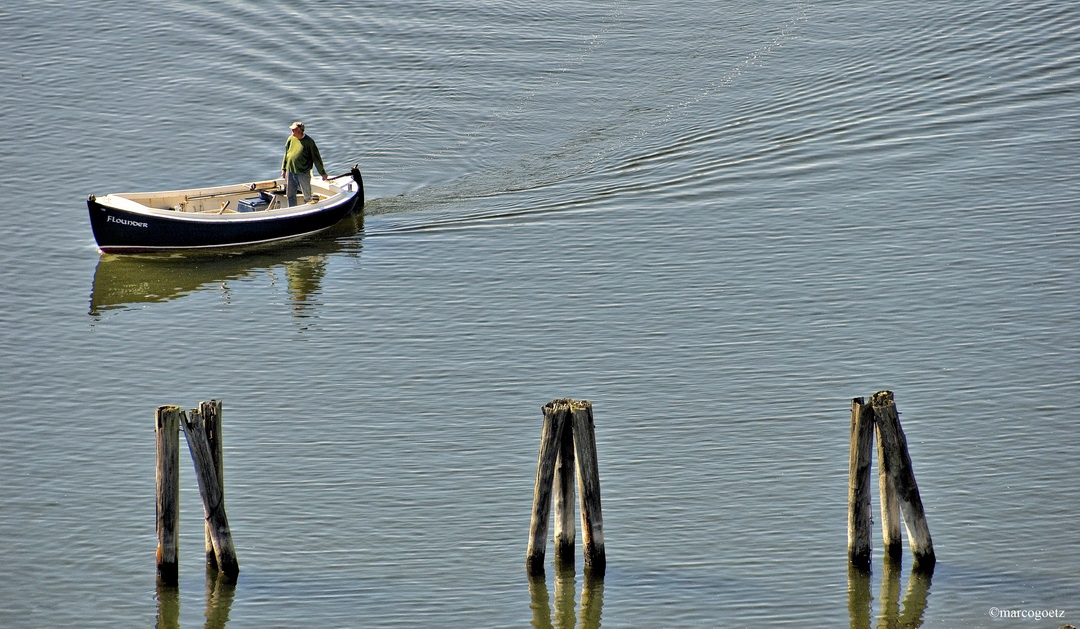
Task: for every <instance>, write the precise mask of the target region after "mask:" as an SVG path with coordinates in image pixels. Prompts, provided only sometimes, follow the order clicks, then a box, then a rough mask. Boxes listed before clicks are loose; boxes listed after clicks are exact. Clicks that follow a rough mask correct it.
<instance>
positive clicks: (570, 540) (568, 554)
mask: <svg viewBox="0 0 1080 629" xmlns="http://www.w3.org/2000/svg"><path fill="white" fill-rule="evenodd" d="M563 421H564V422H565V421H566V419H565V415H564V420H563ZM575 469H576V460H575V457H574V431H573V429H572V428H567V427H566V426H565V424H564V428H563V431H562V439H561V440H560V442H559V457H558V459H557V461H556V463H555V493H554V496H553V500H554V502H555V562H556V564H566V565H569V566H573V565H574V539H575V536H576V531H577V521H576V520H575V518H574V514H575V509H574V498H575V495H574V494H575V492H574V475H575V473H576V472H575Z"/></svg>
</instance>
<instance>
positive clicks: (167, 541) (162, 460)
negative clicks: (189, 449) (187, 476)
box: [154, 406, 184, 585]
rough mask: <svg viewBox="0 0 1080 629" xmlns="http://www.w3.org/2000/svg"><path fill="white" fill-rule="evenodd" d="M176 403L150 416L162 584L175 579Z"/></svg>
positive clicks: (177, 520)
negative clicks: (153, 444)
mask: <svg viewBox="0 0 1080 629" xmlns="http://www.w3.org/2000/svg"><path fill="white" fill-rule="evenodd" d="M183 414H184V412H183V411H181V410H180V407H179V406H159V407H158V408H157V412H156V413H155V416H154V437H155V454H156V459H157V463H156V470H155V474H154V477H155V481H156V485H157V534H158V548H157V575H158V579H159V580H160V581H161V583H162V584H164V585H176V584H177V583H178V580H179V559H178V550H179V535H180V418H181V416H182V415H183Z"/></svg>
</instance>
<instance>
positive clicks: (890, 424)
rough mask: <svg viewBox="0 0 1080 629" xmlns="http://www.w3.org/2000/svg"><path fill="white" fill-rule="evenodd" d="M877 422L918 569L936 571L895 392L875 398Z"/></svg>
mask: <svg viewBox="0 0 1080 629" xmlns="http://www.w3.org/2000/svg"><path fill="white" fill-rule="evenodd" d="M870 404H871V406H872V407H873V409H874V418H875V423H876V424H877V425H878V427H879V431H878V432H879V435H880V439H881V447H882V450H883V451H884V454H885V456H884V457H883V462H884V465H885V471H886V474H887V475H888V476H889V477H890V482H892V484H893V487H894V488H895V490H896V497H897V500H898V502H899V503H900V510H901V512H902V513H903V515H904V526H905V527H906V528H907V534H908V543H909V545H910V547H911V554H912V555H914V562H913V565H912V568H913V569H914V570H921V571H927V570H933V568H934V564H935V563H936V562H937V558H936V556H935V555H934V544H933V541H932V540H931V539H930V528H929V527H928V526H927V523H926V513H925V511H924V510H923V504H922V498H920V496H919V486H918V484H917V483H916V482H915V472H914V471H913V469H912V466H911V456H910V454H909V453H908V447H907V438H906V437H905V436H904V430H903V428H901V427H900V417H899V415H898V414H897V412H896V404H895V402H894V401H893V394H892V391H879V392H877V393H875V394H874V395H873V397H871V400H870Z"/></svg>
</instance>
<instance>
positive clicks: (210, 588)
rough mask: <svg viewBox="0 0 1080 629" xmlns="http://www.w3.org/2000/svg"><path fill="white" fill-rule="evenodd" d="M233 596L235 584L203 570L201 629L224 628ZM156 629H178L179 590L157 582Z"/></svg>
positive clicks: (225, 577) (234, 594) (213, 572)
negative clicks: (204, 585) (204, 586)
mask: <svg viewBox="0 0 1080 629" xmlns="http://www.w3.org/2000/svg"><path fill="white" fill-rule="evenodd" d="M235 597H236V581H235V580H234V579H230V578H229V577H227V576H225V574H224V573H222V572H220V571H218V570H214V569H208V570H207V571H206V611H205V612H204V616H205V618H206V623H205V624H204V625H203V627H204V628H205V629H225V628H226V626H227V624H228V622H229V612H230V611H231V610H232V603H233V599H234V598H235ZM157 601H158V609H157V623H156V624H155V625H154V626H155V628H156V629H180V588H178V587H176V586H172V585H164V584H162V583H158V587H157Z"/></svg>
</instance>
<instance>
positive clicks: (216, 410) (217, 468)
mask: <svg viewBox="0 0 1080 629" xmlns="http://www.w3.org/2000/svg"><path fill="white" fill-rule="evenodd" d="M199 412H201V413H202V417H203V422H204V423H205V425H206V441H207V444H208V445H209V446H210V458H211V461H212V462H213V464H214V472H215V473H216V474H217V485H218V490H219V491H220V492H221V495H222V500H224V496H225V465H224V457H223V455H222V447H221V443H222V441H221V400H210V401H209V402H199ZM223 504H224V503H223ZM208 515H209V514H208V513H207V512H206V509H205V508H204V509H203V516H204V517H206V516H208ZM203 537H204V539H205V547H206V566H207V567H208V568H217V567H218V564H217V555H216V554H215V553H214V541H213V538H212V535H211V533H210V520H209V519H208V518H207V519H206V522H205V526H204V535H203Z"/></svg>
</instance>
